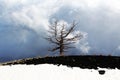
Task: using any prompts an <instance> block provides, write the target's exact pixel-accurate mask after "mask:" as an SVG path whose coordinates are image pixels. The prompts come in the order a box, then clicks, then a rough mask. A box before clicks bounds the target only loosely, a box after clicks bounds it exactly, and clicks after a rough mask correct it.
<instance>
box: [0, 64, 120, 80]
mask: <svg viewBox="0 0 120 80" xmlns="http://www.w3.org/2000/svg"><path fill="white" fill-rule="evenodd" d="M100 70H101V69H100ZM102 70H105V71H106V73H105V74H104V75H100V74H99V73H98V71H97V70H94V69H90V70H89V69H81V68H77V67H74V68H70V67H66V66H62V65H61V66H57V65H52V64H51V65H50V64H42V65H36V66H35V65H29V66H28V65H14V66H0V80H120V77H119V75H120V71H119V70H117V69H114V70H108V69H102Z"/></svg>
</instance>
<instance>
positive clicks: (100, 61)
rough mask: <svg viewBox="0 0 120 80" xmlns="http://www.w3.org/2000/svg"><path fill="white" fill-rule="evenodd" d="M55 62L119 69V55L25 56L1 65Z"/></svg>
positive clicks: (89, 67) (82, 66) (73, 65)
mask: <svg viewBox="0 0 120 80" xmlns="http://www.w3.org/2000/svg"><path fill="white" fill-rule="evenodd" d="M45 63H47V64H56V65H61V64H62V65H67V66H70V67H81V68H88V69H98V67H100V68H111V69H115V68H118V69H120V57H116V56H56V57H44V58H40V57H38V58H27V59H22V60H16V61H12V62H7V63H3V64H2V65H15V64H27V65H30V64H34V65H37V64H45Z"/></svg>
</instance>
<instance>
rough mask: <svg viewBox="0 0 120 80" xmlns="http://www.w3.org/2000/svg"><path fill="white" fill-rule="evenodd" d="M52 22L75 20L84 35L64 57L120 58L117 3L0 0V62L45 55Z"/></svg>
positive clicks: (100, 0) (119, 7)
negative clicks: (46, 35)
mask: <svg viewBox="0 0 120 80" xmlns="http://www.w3.org/2000/svg"><path fill="white" fill-rule="evenodd" d="M54 19H59V20H62V21H65V22H66V23H68V24H70V23H71V22H72V21H73V20H76V21H77V22H78V23H79V24H78V25H77V28H78V29H77V30H79V31H81V32H82V33H83V35H84V38H83V39H82V40H81V41H80V42H78V43H76V44H75V46H76V49H74V50H70V52H69V53H66V54H72V53H74V54H75V55H76V54H78V55H79V54H82V55H83V54H92V55H96V54H98V55H99V54H102V55H109V54H111V55H115V56H120V22H119V21H120V1H119V0H92V1H90V0H0V61H5V60H12V59H18V58H25V57H33V56H38V55H39V56H46V55H48V54H49V52H48V51H47V49H48V46H50V45H49V43H48V42H47V41H45V40H44V39H43V37H44V36H45V34H46V30H47V29H48V25H49V24H50V22H51V21H52V20H54ZM74 51H75V52H74Z"/></svg>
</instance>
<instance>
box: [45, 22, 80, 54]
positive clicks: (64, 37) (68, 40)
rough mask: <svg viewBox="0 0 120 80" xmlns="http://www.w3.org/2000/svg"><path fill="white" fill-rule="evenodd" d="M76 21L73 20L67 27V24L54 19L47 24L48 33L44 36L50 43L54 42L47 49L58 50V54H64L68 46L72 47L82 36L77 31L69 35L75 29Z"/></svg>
mask: <svg viewBox="0 0 120 80" xmlns="http://www.w3.org/2000/svg"><path fill="white" fill-rule="evenodd" d="M76 25H77V24H76V23H75V22H74V21H73V22H72V24H71V25H70V26H69V27H68V28H67V25H65V24H64V23H62V24H59V22H58V21H55V22H53V23H51V24H50V25H49V30H48V35H47V37H46V38H45V39H46V40H47V41H49V42H50V43H52V44H54V45H53V47H52V49H49V51H52V52H53V51H57V50H59V54H60V56H63V55H64V52H66V50H68V49H69V48H74V46H73V45H72V44H74V43H75V42H76V41H77V40H80V39H81V38H82V34H81V33H77V34H75V35H74V36H72V37H69V35H70V34H72V33H73V32H74V31H75V27H76Z"/></svg>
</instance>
